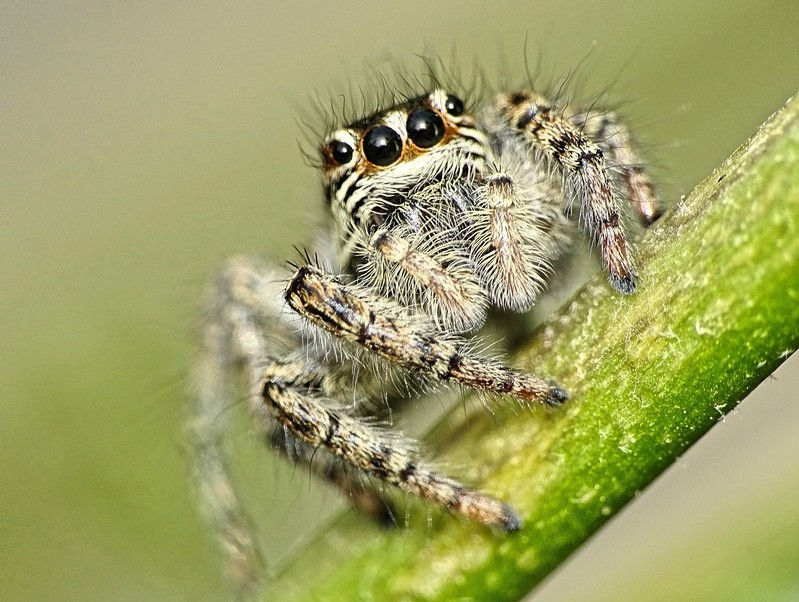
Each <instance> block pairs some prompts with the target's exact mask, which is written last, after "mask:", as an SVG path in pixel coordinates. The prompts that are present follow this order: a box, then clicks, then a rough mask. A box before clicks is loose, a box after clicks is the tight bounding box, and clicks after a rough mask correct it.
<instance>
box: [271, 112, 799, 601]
mask: <svg viewBox="0 0 799 602" xmlns="http://www.w3.org/2000/svg"><path fill="white" fill-rule="evenodd" d="M639 249H640V257H639V259H640V266H641V273H642V278H641V282H640V286H639V291H638V292H637V293H636V294H635V295H633V296H631V297H623V296H621V295H618V294H616V293H614V292H613V291H612V290H610V288H609V286H608V285H607V284H606V282H605V279H604V277H601V276H598V277H597V278H595V279H593V280H592V281H591V282H590V283H589V284H588V285H587V286H586V287H585V288H584V289H583V290H582V291H581V292H580V293H579V294H578V295H577V297H576V298H575V299H574V300H573V301H572V302H571V303H570V304H569V305H568V306H567V307H565V308H564V309H562V310H561V311H560V312H559V313H558V314H556V315H555V316H553V317H552V318H551V319H550V320H549V321H548V322H547V323H545V324H544V326H543V327H542V328H541V329H540V330H539V332H538V333H537V335H536V336H535V337H534V338H533V340H532V341H531V342H530V344H529V345H528V346H526V347H525V349H524V350H523V352H522V353H521V355H520V356H519V357H518V358H517V365H519V366H524V367H526V368H527V369H528V370H529V371H530V372H532V373H535V374H543V375H548V376H550V377H552V378H553V379H554V380H556V381H557V382H559V383H560V384H561V385H562V386H563V387H565V388H566V389H567V390H568V391H570V392H571V393H572V398H571V400H570V401H569V402H568V403H567V404H566V405H564V406H563V407H561V408H558V409H555V410H547V409H545V408H534V409H524V410H521V411H520V410H519V408H518V407H513V406H512V404H505V405H502V407H500V408H498V409H497V413H496V414H494V415H492V414H491V413H489V412H486V411H485V410H483V409H482V408H479V407H477V408H470V411H466V412H464V410H463V407H459V408H458V409H456V410H455V411H454V412H453V413H452V414H451V415H450V416H448V417H447V418H446V419H445V420H444V421H443V422H442V423H440V424H439V425H438V427H437V428H436V429H434V432H433V434H432V437H431V438H430V442H431V445H432V446H433V448H434V449H443V450H445V453H444V461H445V462H446V464H447V466H448V467H449V471H450V472H452V473H454V474H457V475H459V476H461V477H463V478H464V480H466V481H467V482H470V483H482V487H483V488H484V489H485V490H487V491H489V492H491V493H493V494H495V495H497V496H498V497H500V498H502V499H504V500H507V501H509V502H511V503H512V504H513V505H514V506H515V507H516V508H517V509H518V510H519V512H520V514H521V516H522V517H523V519H524V521H525V526H524V528H523V530H522V531H521V532H519V533H515V534H512V535H505V534H498V533H492V532H489V531H487V530H485V529H482V528H480V527H478V526H475V525H473V524H466V523H464V522H462V521H460V520H458V519H457V518H453V517H451V516H446V515H445V514H443V513H440V512H438V511H431V510H430V509H429V507H424V508H420V507H419V506H417V505H415V504H414V503H409V506H410V508H411V509H410V510H409V516H410V524H411V526H410V528H408V529H403V528H399V529H395V530H381V529H380V528H378V527H376V526H374V525H372V524H370V523H369V521H366V520H364V519H362V518H360V517H357V516H355V515H353V514H352V513H347V514H345V515H344V516H343V517H341V518H340V519H338V520H337V521H336V522H335V523H334V524H333V525H331V526H330V527H329V528H328V529H327V530H325V531H324V532H322V533H320V534H318V536H317V537H316V538H315V539H314V541H313V542H312V543H309V545H308V546H307V547H306V548H305V549H304V550H302V551H301V552H300V554H299V555H298V556H297V557H296V558H295V559H294V561H293V562H292V563H291V564H290V566H288V567H287V569H286V570H284V571H283V572H282V574H281V575H279V576H277V577H276V578H275V580H274V581H272V582H271V583H270V586H269V592H267V593H266V596H265V597H264V598H263V599H270V600H272V599H275V600H277V599H279V600H395V599H396V600H455V599H476V600H482V599H485V600H517V599H519V598H520V597H522V596H523V595H524V594H526V593H527V592H528V591H530V589H531V588H533V587H534V586H535V585H536V584H537V583H539V582H540V581H541V580H542V579H543V578H544V577H545V576H546V575H547V574H549V573H550V572H551V571H552V570H553V569H554V568H555V567H557V566H558V565H559V564H560V563H561V562H563V561H564V560H565V559H566V558H567V557H568V556H569V555H570V554H571V553H572V552H573V551H574V550H575V549H577V548H578V547H579V546H580V545H581V544H582V543H583V542H585V541H586V540H587V539H588V537H590V536H591V534H593V533H594V532H595V531H596V530H597V529H598V528H599V527H600V526H602V525H603V524H604V523H605V522H606V521H607V520H608V519H609V518H610V517H611V516H613V515H614V514H615V513H616V512H618V511H619V510H620V509H621V508H622V507H623V506H624V505H625V504H626V503H627V502H629V501H630V500H631V499H633V498H634V497H635V496H636V494H638V493H639V492H640V491H641V490H642V489H643V488H644V487H646V486H647V485H648V484H649V483H651V482H652V481H653V480H654V479H655V478H656V477H657V476H658V475H659V474H660V473H661V472H662V471H663V470H664V469H665V468H667V467H668V466H669V465H670V464H672V463H673V462H674V461H675V460H676V459H677V458H679V457H680V455H681V454H683V453H684V452H685V450H686V449H688V448H689V447H690V446H691V445H692V444H693V443H695V442H696V441H697V440H698V439H699V438H700V437H701V436H702V435H703V434H704V433H705V432H707V431H708V429H710V428H711V427H712V426H713V425H714V424H716V423H717V422H718V421H719V420H720V419H721V418H722V417H723V416H724V414H725V413H726V412H729V411H730V410H732V409H733V408H735V406H736V405H737V404H738V403H739V402H740V400H742V399H743V398H744V397H745V396H746V394H747V393H749V392H750V391H752V389H754V388H755V387H756V386H757V385H758V383H760V382H761V381H763V380H764V379H765V378H767V377H768V375H769V374H771V373H772V372H773V371H774V370H775V369H776V368H777V366H779V364H781V363H782V362H783V361H784V360H785V359H786V358H787V357H788V356H789V355H790V354H791V353H792V352H793V351H794V350H795V349H796V348H797V347H798V346H799V99H798V97H794V98H793V99H792V100H791V101H789V102H788V104H787V105H786V106H785V107H784V108H783V109H782V110H781V111H779V112H778V113H777V114H775V115H774V116H773V117H772V118H771V119H770V120H769V121H768V122H767V123H766V124H765V125H763V126H762V127H761V129H760V130H759V131H758V132H757V134H756V135H755V136H753V137H752V138H751V139H750V140H749V141H748V142H747V143H746V144H745V145H743V146H742V147H741V148H740V149H738V150H737V151H736V152H735V153H734V154H733V156H732V157H731V158H730V159H728V160H727V161H726V162H725V163H724V164H723V165H722V166H721V167H719V168H718V169H717V170H716V171H715V172H714V173H713V174H712V175H711V176H710V177H709V178H707V179H706V180H705V181H704V182H703V183H701V184H700V185H699V186H697V187H696V189H695V190H694V191H693V192H692V193H691V194H690V195H689V196H688V197H687V198H684V199H682V200H681V201H680V202H679V203H677V205H676V206H675V207H673V208H672V209H671V211H670V212H669V213H668V214H667V215H666V216H665V217H664V218H663V219H662V220H661V221H660V222H659V223H657V224H656V225H655V226H654V227H653V228H652V229H650V230H649V231H648V232H647V233H646V235H645V236H644V237H643V239H642V240H641V241H640V243H639ZM467 405H468V404H467ZM471 405H474V406H479V404H471ZM508 406H510V407H508ZM428 513H429V514H430V515H431V516H432V518H431V520H430V522H429V524H428V522H427V521H426V518H427V516H428Z"/></svg>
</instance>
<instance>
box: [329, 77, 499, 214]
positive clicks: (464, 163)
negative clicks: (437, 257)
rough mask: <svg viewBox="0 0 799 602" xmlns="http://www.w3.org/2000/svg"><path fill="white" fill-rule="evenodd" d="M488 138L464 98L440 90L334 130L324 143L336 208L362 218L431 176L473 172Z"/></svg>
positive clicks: (341, 212)
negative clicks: (469, 110)
mask: <svg viewBox="0 0 799 602" xmlns="http://www.w3.org/2000/svg"><path fill="white" fill-rule="evenodd" d="M486 144H487V142H486V138H485V136H484V135H483V134H482V132H481V131H480V130H479V129H478V128H477V125H476V123H475V121H474V118H473V117H472V116H471V115H470V114H469V113H468V112H467V111H466V110H465V108H464V105H463V102H462V101H461V100H460V99H459V98H457V97H456V96H454V95H452V94H450V93H448V92H446V91H444V90H434V91H433V92H431V93H429V94H425V95H423V96H418V97H416V98H412V99H409V100H407V101H405V102H403V103H400V104H397V105H394V106H392V107H389V108H387V109H384V110H381V111H379V112H377V113H374V114H372V115H369V116H368V117H365V118H363V119H360V120H358V121H356V122H354V123H351V124H349V125H348V126H346V127H344V128H341V129H338V130H336V131H334V132H333V133H332V134H330V135H329V136H328V137H327V138H326V140H325V142H324V144H323V146H322V148H321V154H322V165H323V180H324V185H325V191H326V193H327V195H328V200H329V201H330V203H331V205H332V206H333V208H334V214H336V215H337V216H340V217H342V218H344V219H355V220H356V221H359V220H360V219H361V218H363V217H365V215H364V212H365V211H366V212H370V213H371V211H372V208H373V207H374V206H375V204H377V205H379V204H381V200H386V199H396V198H397V197H404V196H405V195H407V193H408V192H409V191H411V190H414V189H415V188H416V187H417V186H418V185H420V184H423V183H424V182H426V181H430V180H431V179H441V178H442V177H463V175H464V174H467V173H468V174H473V173H474V171H475V169H477V168H478V164H480V165H481V164H482V161H483V160H484V158H485V146H486Z"/></svg>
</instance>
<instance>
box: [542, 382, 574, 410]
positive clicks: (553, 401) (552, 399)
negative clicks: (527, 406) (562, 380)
mask: <svg viewBox="0 0 799 602" xmlns="http://www.w3.org/2000/svg"><path fill="white" fill-rule="evenodd" d="M568 400H569V393H568V391H566V390H565V389H561V388H560V387H558V386H554V387H552V390H551V391H550V392H549V395H548V396H547V399H546V401H545V403H546V404H547V405H548V406H553V407H556V406H559V405H561V404H563V403H564V402H566V401H568Z"/></svg>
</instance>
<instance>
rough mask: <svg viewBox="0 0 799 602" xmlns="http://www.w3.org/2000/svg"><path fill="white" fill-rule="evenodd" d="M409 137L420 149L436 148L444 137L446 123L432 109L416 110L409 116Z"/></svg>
mask: <svg viewBox="0 0 799 602" xmlns="http://www.w3.org/2000/svg"><path fill="white" fill-rule="evenodd" d="M407 128H408V137H409V138H410V139H411V140H412V141H413V143H414V144H415V145H416V146H418V147H419V148H430V147H431V146H435V145H436V144H437V143H438V142H439V141H440V140H441V139H442V138H443V137H444V121H443V120H442V119H441V116H440V115H439V114H438V113H436V112H435V111H431V110H430V109H416V110H415V111H413V112H412V113H411V114H410V115H408V124H407Z"/></svg>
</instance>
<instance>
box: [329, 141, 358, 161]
mask: <svg viewBox="0 0 799 602" xmlns="http://www.w3.org/2000/svg"><path fill="white" fill-rule="evenodd" d="M353 150H354V149H353V148H352V147H351V146H350V145H349V144H347V143H346V142H342V141H341V140H334V141H333V142H331V143H330V154H331V155H332V156H333V160H334V161H335V162H336V163H338V164H339V165H344V164H345V163H349V162H350V161H351V160H352V153H353Z"/></svg>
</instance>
